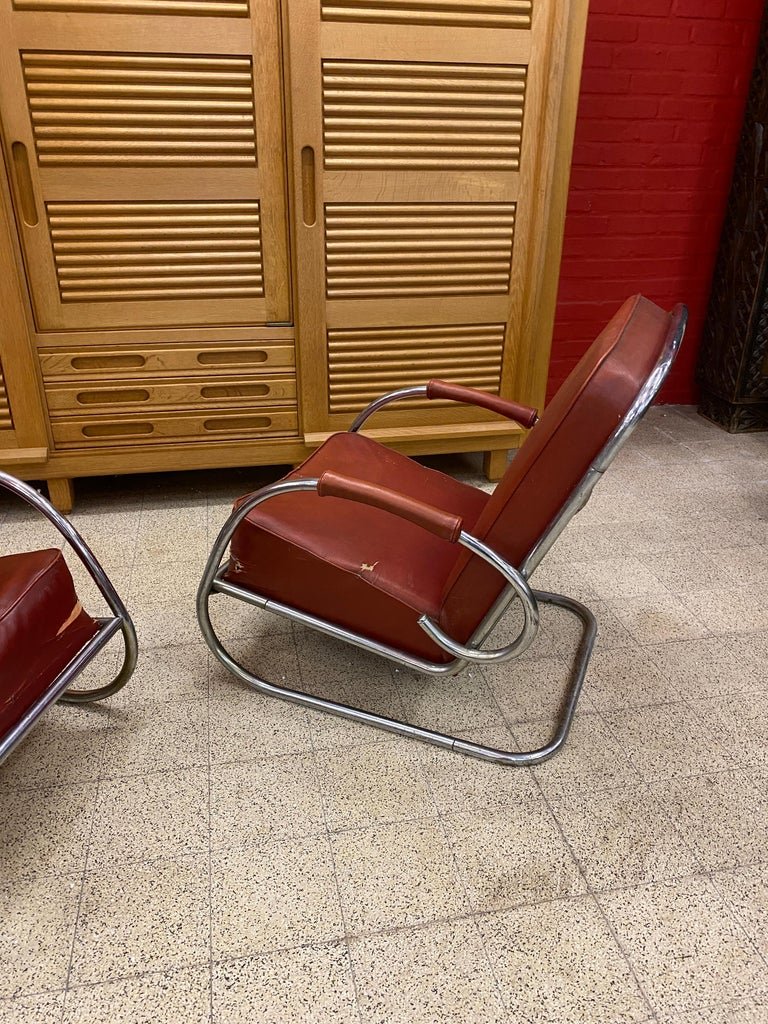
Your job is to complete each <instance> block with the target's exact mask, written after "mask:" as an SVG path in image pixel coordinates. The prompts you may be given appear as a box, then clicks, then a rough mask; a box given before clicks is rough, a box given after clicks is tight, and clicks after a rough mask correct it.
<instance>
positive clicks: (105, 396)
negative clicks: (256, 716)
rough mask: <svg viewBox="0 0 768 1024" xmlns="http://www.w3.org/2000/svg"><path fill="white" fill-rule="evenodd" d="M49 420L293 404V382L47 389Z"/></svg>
mask: <svg viewBox="0 0 768 1024" xmlns="http://www.w3.org/2000/svg"><path fill="white" fill-rule="evenodd" d="M46 397H47V400H48V408H49V410H50V412H51V416H52V417H54V418H61V417H62V416H67V417H69V416H71V415H72V414H73V413H75V414H76V415H77V416H87V415H90V416H97V415H101V416H104V415H105V414H109V415H112V416H114V415H115V414H116V413H117V414H118V415H121V414H123V413H134V412H138V413H141V412H143V411H144V410H145V409H151V410H152V412H162V411H168V412H171V411H174V410H178V409H180V408H182V409H183V408H185V407H189V406H193V407H194V411H195V412H203V411H204V410H205V409H206V407H207V408H211V409H218V408H220V409H232V407H237V408H238V409H243V410H252V409H262V408H271V407H272V406H274V405H283V406H285V405H293V404H294V403H295V401H296V379H295V377H294V376H293V375H288V374H284V375H283V374H275V375H272V376H269V375H266V376H264V377H247V376H243V377H238V378H232V377H216V378H214V379H213V380H211V379H210V378H208V377H206V378H204V379H202V380H194V379H192V378H189V379H188V380H153V379H152V378H148V379H146V380H143V379H137V380H132V381H130V382H126V383H125V384H122V385H121V384H115V383H110V384H86V383H82V384H79V385H72V384H69V385H55V386H49V387H47V388H46Z"/></svg>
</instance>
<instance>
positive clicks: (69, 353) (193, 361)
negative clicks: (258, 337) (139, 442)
mask: <svg viewBox="0 0 768 1024" xmlns="http://www.w3.org/2000/svg"><path fill="white" fill-rule="evenodd" d="M40 365H41V367H42V371H43V380H44V381H45V383H46V385H48V384H50V383H56V382H66V381H72V382H80V381H112V380H119V381H122V380H134V379H135V378H136V377H141V378H142V379H144V378H152V379H155V378H158V377H167V376H174V377H185V378H186V377H199V376H200V375H201V374H205V376H206V377H215V378H218V377H219V376H231V375H232V374H252V373H258V374H259V375H261V374H271V373H274V372H277V373H283V372H284V371H285V370H286V369H287V368H289V367H293V366H294V365H295V355H294V349H293V345H292V344H283V345H280V344H269V345H259V344H254V343H253V342H243V343H235V342H215V341H209V342H204V343H200V342H198V343H197V344H194V343H189V342H185V341H177V342H172V343H170V344H167V345H162V344H156V345H155V344H153V345H148V344H140V343H137V344H124V345H88V346H86V345H83V346H73V347H72V348H64V349H56V348H52V349H41V350H40Z"/></svg>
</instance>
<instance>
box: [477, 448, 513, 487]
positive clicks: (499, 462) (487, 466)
mask: <svg viewBox="0 0 768 1024" xmlns="http://www.w3.org/2000/svg"><path fill="white" fill-rule="evenodd" d="M508 457H509V452H508V451H507V450H506V449H505V448H500V449H498V450H497V451H493V452H485V453H484V454H483V473H485V475H486V477H487V478H488V479H489V480H501V478H502V477H503V476H504V473H505V471H506V468H507V460H508Z"/></svg>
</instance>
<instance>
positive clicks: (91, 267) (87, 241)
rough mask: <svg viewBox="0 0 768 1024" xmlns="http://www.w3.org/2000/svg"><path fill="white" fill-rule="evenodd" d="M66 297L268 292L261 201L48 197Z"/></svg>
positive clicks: (90, 298) (91, 299) (108, 298)
mask: <svg viewBox="0 0 768 1024" xmlns="http://www.w3.org/2000/svg"><path fill="white" fill-rule="evenodd" d="M46 210H47V213H48V221H49V225H50V233H51V240H52V242H53V255H54V261H55V264H56V274H57V279H58V284H59V292H60V295H61V301H62V302H83V301H88V302H95V301H115V300H131V299H180V298H190V299H192V298H194V299H198V298H227V297H239V298H246V297H262V296H263V295H264V276H263V265H262V255H261V227H260V218H259V203H258V202H249V203H237V202H221V203H211V202H187V203H184V202H157V203H139V202H125V203H78V202H74V203H48V204H47V206H46Z"/></svg>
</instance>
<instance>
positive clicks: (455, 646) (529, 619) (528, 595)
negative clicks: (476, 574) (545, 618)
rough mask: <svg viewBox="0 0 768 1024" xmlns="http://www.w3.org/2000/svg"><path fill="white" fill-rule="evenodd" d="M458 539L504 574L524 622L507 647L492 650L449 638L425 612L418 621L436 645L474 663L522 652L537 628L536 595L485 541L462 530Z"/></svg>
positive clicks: (488, 662)
mask: <svg viewBox="0 0 768 1024" xmlns="http://www.w3.org/2000/svg"><path fill="white" fill-rule="evenodd" d="M458 543H459V544H461V545H462V547H465V548H467V549H468V550H469V551H471V552H472V553H473V554H475V555H477V556H478V557H479V558H482V559H483V560H484V561H486V562H488V564H489V565H492V566H493V568H494V569H495V570H496V571H497V572H499V573H500V574H501V575H502V576H503V577H504V579H505V580H506V581H507V583H508V584H509V587H508V588H507V593H508V594H509V599H510V600H511V594H512V593H513V594H514V595H515V596H517V597H518V598H519V599H520V605H521V607H522V609H523V625H522V628H521V630H520V633H519V634H518V636H517V638H516V639H515V640H513V641H512V643H511V644H507V646H506V647H500V648H499V649H498V650H495V651H483V650H480V649H478V648H476V647H466V646H465V645H464V644H460V643H457V642H456V641H455V640H452V639H451V638H450V637H449V636H448V635H447V634H446V633H444V632H443V630H442V629H440V627H439V626H438V625H437V624H436V623H435V622H433V620H432V619H430V618H429V617H428V616H426V615H422V617H421V618H420V619H419V625H420V626H421V628H422V629H423V630H424V632H425V633H427V634H428V635H429V636H430V637H431V639H432V640H434V642H435V643H436V644H437V645H438V647H442V648H443V650H444V651H448V652H449V653H450V654H452V655H453V656H454V657H455V658H463V659H465V660H466V661H469V662H474V663H475V664H477V665H496V664H498V663H499V662H503V661H508V660H509V659H510V658H514V657H516V656H517V655H520V654H522V653H523V651H526V650H527V649H528V648H529V647H530V646H531V644H532V643H533V640H534V638H535V636H536V633H537V631H538V628H539V606H538V603H537V601H536V598H535V596H534V594H533V591H532V590H531V588H530V586H529V584H528V581H527V580H526V578H525V576H523V575H522V573H519V572H518V571H517V569H515V568H514V566H511V565H510V564H509V563H508V562H505V561H504V559H503V558H502V557H501V556H500V555H498V554H497V553H496V552H495V551H494V550H493V548H489V547H488V545H487V544H484V543H483V542H482V541H481V540H478V539H477V537H473V536H472V534H471V533H466V531H464V530H462V531H461V534H460V535H459V540H458ZM510 591H511V593H510ZM507 603H508V601H507Z"/></svg>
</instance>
